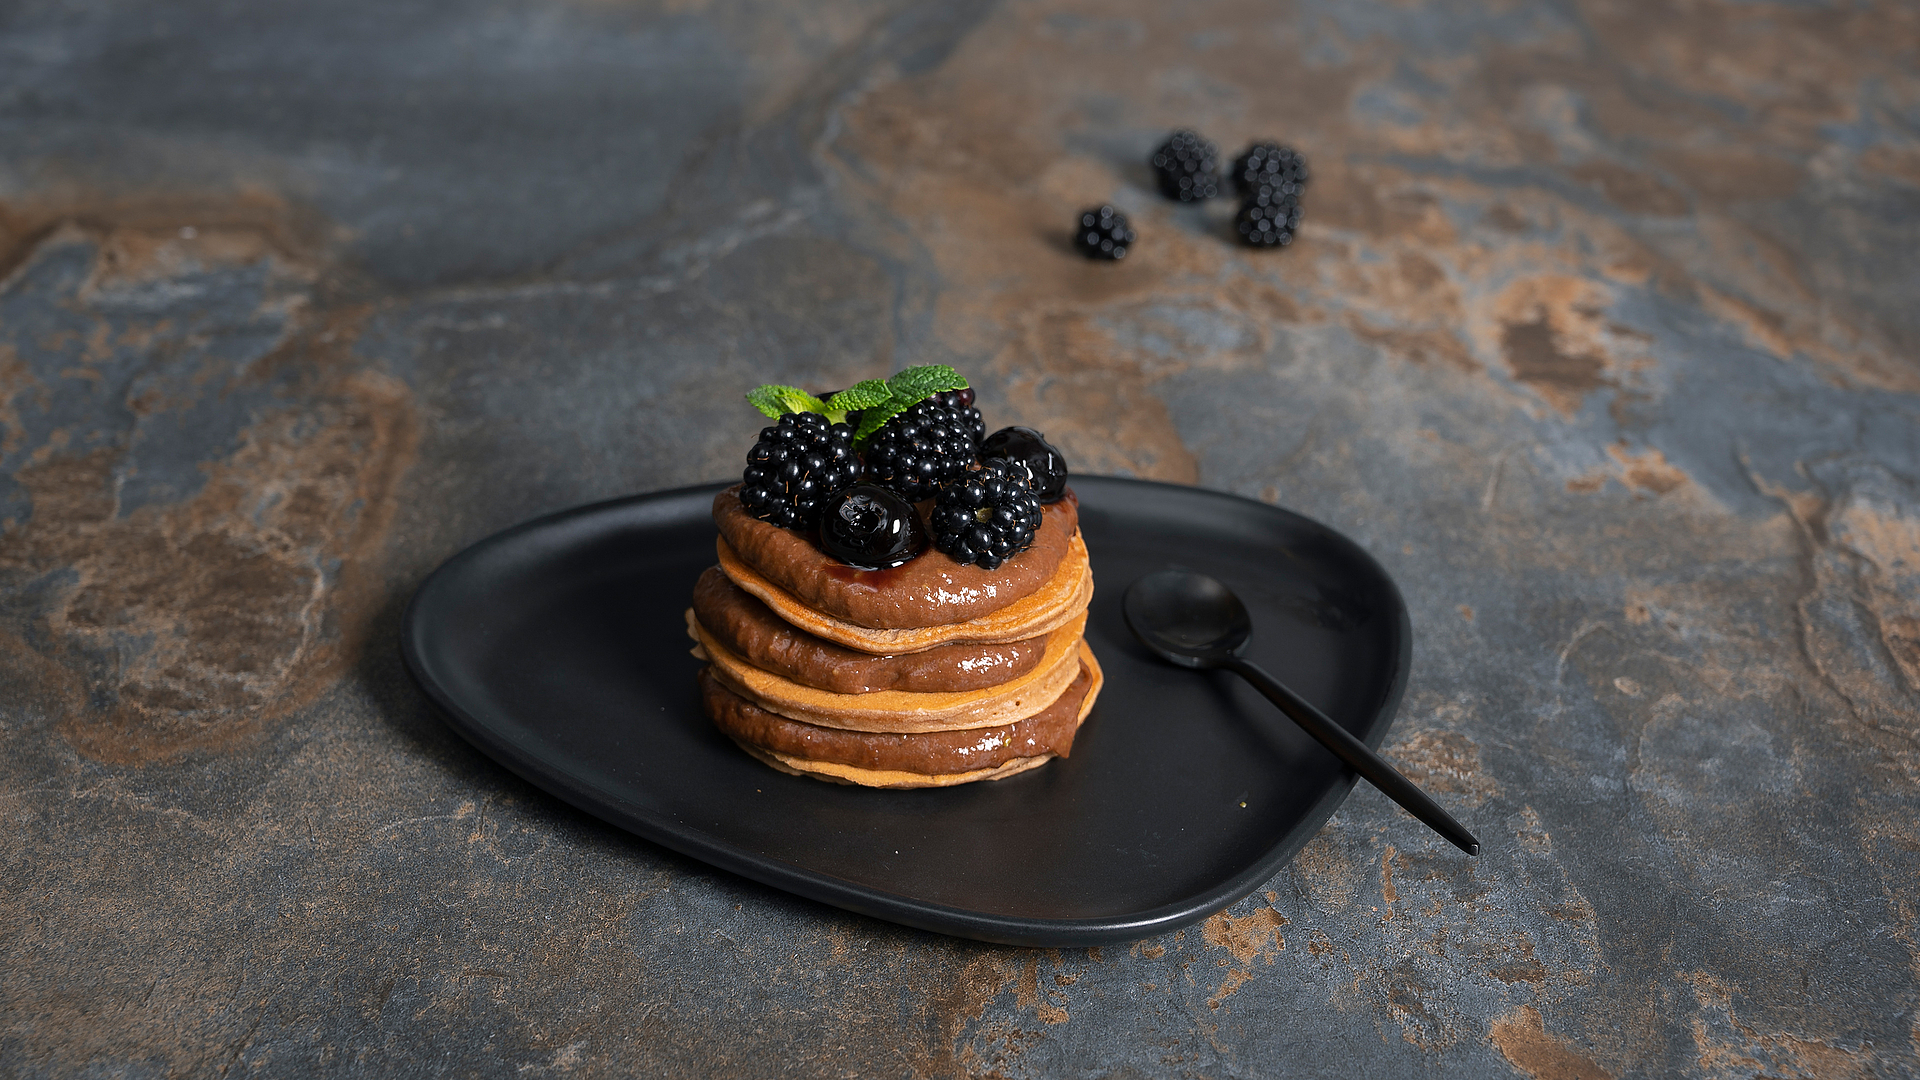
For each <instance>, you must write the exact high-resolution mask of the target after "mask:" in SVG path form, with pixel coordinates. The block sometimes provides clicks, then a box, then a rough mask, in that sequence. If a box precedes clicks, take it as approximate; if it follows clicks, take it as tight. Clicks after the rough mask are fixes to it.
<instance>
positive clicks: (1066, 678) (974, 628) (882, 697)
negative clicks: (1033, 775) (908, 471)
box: [687, 489, 1101, 788]
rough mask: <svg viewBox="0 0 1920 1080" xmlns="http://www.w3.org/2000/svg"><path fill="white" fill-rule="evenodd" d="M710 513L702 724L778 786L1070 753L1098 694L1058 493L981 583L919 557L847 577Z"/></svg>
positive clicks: (701, 624) (737, 515) (914, 780)
mask: <svg viewBox="0 0 1920 1080" xmlns="http://www.w3.org/2000/svg"><path fill="white" fill-rule="evenodd" d="M735 491H736V489H728V490H727V491H724V492H721V493H720V495H719V496H718V497H716V498H715V499H714V502H713V519H714V523H715V524H717V525H718V526H719V527H720V539H719V543H718V548H719V556H720V564H719V565H718V566H715V567H711V568H709V569H708V570H707V571H706V572H705V573H704V574H703V575H701V578H700V581H699V584H698V585H696V586H695V587H694V593H693V607H692V608H691V609H689V610H688V612H687V630H688V632H689V633H690V634H691V635H692V637H693V638H694V640H695V641H697V642H698V643H699V644H698V645H697V646H696V647H695V649H694V655H695V656H698V657H700V658H701V659H703V660H706V661H707V666H706V667H705V668H702V669H701V671H700V676H699V679H700V692H701V696H702V697H703V698H704V699H705V703H706V708H707V715H708V716H710V717H712V718H713V722H714V723H715V724H716V725H718V726H719V728H720V730H721V731H723V732H725V733H726V734H727V736H728V737H729V738H731V739H733V741H734V742H736V743H738V744H740V747H741V748H742V749H744V750H745V751H746V752H747V753H749V754H752V755H753V756H754V757H756V758H759V759H760V760H761V761H764V762H766V763H767V764H768V765H771V766H773V767H774V768H776V769H779V770H781V771H782V772H789V773H795V774H799V775H804V776H812V777H815V778H818V779H822V780H831V781H836V782H839V783H847V784H862V785H865V786H868V787H886V788H914V787H945V786H949V785H952V784H965V783H969V782H971V781H974V780H998V779H1000V778H1001V777H1005V776H1012V775H1013V774H1014V773H1018V772H1025V771H1026V770H1028V769H1032V768H1036V767H1038V766H1040V765H1044V764H1045V763H1046V762H1047V761H1048V760H1050V759H1052V758H1054V757H1056V756H1058V757H1065V756H1067V753H1068V752H1069V751H1070V750H1071V749H1072V748H1073V736H1074V733H1075V732H1076V731H1077V730H1078V729H1079V727H1080V723H1081V721H1083V720H1085V719H1086V717H1087V713H1088V712H1089V711H1090V710H1091V709H1092V708H1093V702H1094V698H1095V696H1096V695H1098V694H1099V692H1100V683H1101V675H1100V665H1099V663H1098V662H1097V661H1095V660H1094V658H1093V652H1092V650H1090V649H1088V648H1087V644H1086V642H1085V641H1084V640H1083V639H1082V636H1081V633H1082V631H1083V630H1084V629H1085V627H1086V623H1087V602H1088V601H1089V600H1091V599H1092V598H1093V573H1092V571H1091V569H1090V568H1089V566H1088V563H1087V548H1086V544H1085V543H1083V542H1082V541H1081V539H1080V529H1079V512H1078V504H1077V502H1076V500H1075V499H1074V496H1073V493H1072V492H1071V491H1068V492H1067V493H1066V495H1065V497H1063V498H1062V499H1061V500H1060V501H1059V502H1056V503H1053V504H1052V505H1049V506H1046V507H1044V508H1043V510H1044V513H1043V515H1042V520H1041V524H1040V528H1039V529H1038V530H1037V531H1036V532H1035V535H1034V542H1033V546H1032V547H1030V548H1028V549H1027V550H1026V551H1024V552H1021V553H1020V554H1018V555H1016V556H1014V557H1013V558H1011V559H1008V560H1007V561H1006V562H1005V563H1003V564H1001V565H1000V567H999V568H997V569H994V570H983V569H981V568H980V567H978V566H971V565H962V564H959V563H956V562H954V561H953V560H952V559H950V558H948V557H947V556H945V555H943V554H941V553H940V552H938V551H935V550H933V549H932V548H928V549H927V550H926V551H925V552H924V553H922V554H921V555H920V556H919V557H918V558H915V559H913V560H912V561H910V562H908V563H907V564H905V565H904V566H899V567H895V568H894V569H891V570H857V569H855V568H853V567H850V566H847V565H845V564H844V563H841V562H839V561H837V560H835V559H833V558H832V557H830V556H828V555H827V554H825V553H824V552H822V551H821V550H820V549H819V548H818V547H817V546H815V545H814V543H813V542H812V540H810V539H808V538H807V537H805V536H803V535H801V534H799V533H795V532H791V531H789V530H786V529H782V528H780V527H778V526H775V525H770V524H768V523H767V522H764V521H758V520H756V519H754V518H753V517H751V516H749V515H748V514H747V512H746V510H745V508H743V507H742V506H741V505H740V500H739V499H738V498H737V497H736V494H735Z"/></svg>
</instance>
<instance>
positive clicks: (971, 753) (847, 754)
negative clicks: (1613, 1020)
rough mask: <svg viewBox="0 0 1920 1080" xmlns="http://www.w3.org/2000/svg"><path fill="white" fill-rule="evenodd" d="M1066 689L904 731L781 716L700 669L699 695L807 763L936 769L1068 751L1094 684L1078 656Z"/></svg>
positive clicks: (732, 733)
mask: <svg viewBox="0 0 1920 1080" xmlns="http://www.w3.org/2000/svg"><path fill="white" fill-rule="evenodd" d="M1075 666H1076V667H1077V668H1078V669H1079V670H1078V672H1077V674H1076V676H1075V678H1074V680H1073V683H1072V685H1070V686H1069V687H1067V692H1066V693H1064V694H1061V695H1060V696H1059V697H1058V698H1056V699H1055V700H1054V701H1053V703H1052V704H1050V705H1048V706H1047V707H1046V708H1044V709H1041V710H1040V711H1039V712H1037V713H1035V714H1033V715H1032V716H1028V717H1025V718H1023V719H1020V720H1015V721H1013V722H1012V723H1010V724H1002V725H1000V726H997V727H990V728H970V729H968V730H965V731H934V732H926V733H921V734H912V735H892V734H878V733H875V732H868V731H841V730H839V729H837V728H824V727H819V726H817V725H814V724H803V723H801V722H800V721H798V720H789V719H787V718H786V717H784V716H781V715H779V714H778V713H772V712H768V711H767V710H765V709H762V708H761V707H759V706H758V705H755V704H754V703H753V702H751V701H748V700H747V699H746V698H743V697H741V696H740V695H738V694H736V693H734V692H733V691H731V690H729V689H727V688H726V686H724V685H722V684H721V682H720V681H719V680H718V679H715V678H714V677H713V676H712V673H711V672H706V671H703V672H701V673H700V694H701V698H702V699H703V701H704V703H705V705H706V709H707V715H708V716H710V717H712V718H713V722H714V725H715V726H716V727H718V728H719V729H720V730H721V731H722V732H725V733H726V734H727V736H728V737H730V738H732V739H734V740H735V741H737V742H741V743H746V744H748V745H750V746H756V747H759V748H760V749H762V750H766V751H768V752H771V753H777V754H785V755H788V756H791V757H797V758H804V759H805V760H807V761H811V762H815V763H829V762H830V763H833V764H837V765H851V766H854V767H855V768H861V769H877V770H881V771H886V772H911V773H926V774H944V773H960V772H972V771H978V770H980V769H990V768H998V767H1000V766H1001V765H1004V764H1006V763H1007V762H1009V761H1012V760H1014V759H1015V758H1030V757H1040V756H1043V755H1046V754H1056V755H1058V756H1060V757H1066V756H1068V754H1070V753H1071V752H1072V750H1073V736H1074V733H1075V731H1077V730H1078V729H1079V727H1080V721H1081V719H1082V717H1083V715H1084V713H1083V711H1082V709H1081V705H1082V704H1083V703H1084V702H1085V700H1086V697H1087V695H1088V694H1089V693H1090V692H1092V690H1093V688H1094V671H1093V669H1092V668H1091V667H1089V666H1088V665H1087V664H1086V663H1084V661H1083V662H1082V663H1080V664H1077V665H1075Z"/></svg>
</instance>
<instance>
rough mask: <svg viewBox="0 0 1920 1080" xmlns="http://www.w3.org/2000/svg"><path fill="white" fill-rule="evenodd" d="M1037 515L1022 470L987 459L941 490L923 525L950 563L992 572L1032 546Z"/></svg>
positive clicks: (1001, 460) (1036, 501)
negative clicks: (929, 527) (928, 529)
mask: <svg viewBox="0 0 1920 1080" xmlns="http://www.w3.org/2000/svg"><path fill="white" fill-rule="evenodd" d="M1040 513H1041V510H1040V497H1039V496H1038V495H1037V494H1036V493H1035V492H1034V490H1033V485H1032V484H1031V483H1030V482H1029V478H1028V473H1027V469H1026V466H1024V465H1016V464H1014V463H1013V462H1010V461H1008V460H1006V459H1005V458H988V459H986V460H985V461H982V462H981V463H980V465H979V467H978V468H976V469H973V470H970V471H968V472H967V473H966V475H964V476H961V477H959V478H957V479H955V480H953V481H952V482H950V483H948V484H947V485H946V486H945V487H943V488H941V489H940V494H939V496H938V499H937V501H936V502H935V504H934V508H933V515H932V517H931V519H930V520H929V521H928V524H929V526H931V528H932V530H933V546H934V547H936V548H939V549H940V550H941V551H943V552H945V553H946V554H947V556H948V557H949V558H951V559H953V561H954V562H957V563H963V564H964V563H973V564H975V565H977V566H980V567H981V568H982V569H986V570H997V569H999V567H1000V564H1001V563H1003V562H1006V561H1007V560H1008V559H1010V558H1012V557H1013V556H1015V555H1018V554H1019V553H1021V552H1022V551H1025V550H1027V548H1029V547H1031V546H1033V534H1034V532H1035V530H1037V529H1039V527H1040Z"/></svg>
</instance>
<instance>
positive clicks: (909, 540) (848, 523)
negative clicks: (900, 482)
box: [820, 484, 927, 570]
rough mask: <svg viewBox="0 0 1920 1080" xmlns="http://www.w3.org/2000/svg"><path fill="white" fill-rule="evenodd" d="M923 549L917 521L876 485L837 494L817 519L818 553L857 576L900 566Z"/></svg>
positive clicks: (908, 509)
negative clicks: (827, 556) (847, 567)
mask: <svg viewBox="0 0 1920 1080" xmlns="http://www.w3.org/2000/svg"><path fill="white" fill-rule="evenodd" d="M926 546H927V534H926V530H925V529H923V528H922V527H921V525H920V515H919V514H917V513H915V512H914V509H913V506H912V505H911V504H910V503H908V502H907V501H906V500H905V499H902V498H901V497H900V496H898V495H895V494H894V493H893V492H891V491H888V490H887V489H886V488H883V487H881V486H879V485H878V484H855V485H853V486H852V487H850V488H847V489H846V490H844V491H840V492H836V493H834V495H833V496H832V497H831V498H829V499H828V500H827V502H826V506H825V507H824V508H823V509H822V511H821V514H820V548H821V550H823V551H825V552H826V553H827V554H829V555H831V556H833V557H834V558H836V559H839V560H840V561H841V562H843V563H846V564H847V565H848V566H851V567H855V568H857V569H860V570H887V569H891V568H892V567H895V566H902V565H904V564H906V563H907V562H909V561H911V560H912V559H913V558H914V556H916V555H919V554H920V552H922V551H924V550H925V549H926Z"/></svg>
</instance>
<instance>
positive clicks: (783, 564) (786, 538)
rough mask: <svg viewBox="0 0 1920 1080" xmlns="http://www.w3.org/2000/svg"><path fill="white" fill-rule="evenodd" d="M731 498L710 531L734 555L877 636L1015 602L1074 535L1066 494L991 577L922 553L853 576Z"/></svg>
mask: <svg viewBox="0 0 1920 1080" xmlns="http://www.w3.org/2000/svg"><path fill="white" fill-rule="evenodd" d="M737 491H738V489H737V488H728V489H727V490H725V491H723V492H721V493H720V494H719V495H717V496H715V497H714V500H713V520H714V524H716V525H718V526H719V527H720V535H721V536H722V537H724V538H725V539H726V542H727V545H728V546H729V547H731V548H732V549H733V551H734V552H735V554H737V555H738V556H739V557H740V558H741V559H742V560H744V561H745V562H746V563H747V565H749V566H751V567H753V568H754V569H755V570H756V571H758V572H759V573H760V574H761V575H762V576H763V577H765V578H766V579H767V580H768V581H771V582H772V583H774V584H775V585H778V586H779V587H780V588H782V589H785V590H786V591H787V592H789V593H791V594H793V596H794V597H795V598H796V599H798V600H800V601H802V602H804V603H806V604H807V605H809V606H811V607H812V608H814V609H815V610H817V611H821V612H824V613H826V614H828V615H831V616H833V617H834V618H837V619H843V620H845V621H847V622H850V623H853V624H854V625H856V626H864V627H868V628H871V629H878V630H907V629H915V628H918V627H925V626H947V625H950V624H952V623H958V622H965V621H966V620H968V619H977V618H980V617H981V616H983V615H989V614H992V613H993V612H995V611H999V610H1000V609H1001V608H1004V607H1007V606H1008V605H1010V604H1013V603H1015V602H1017V601H1019V600H1020V599H1021V598H1022V597H1024V596H1027V595H1029V594H1031V593H1033V592H1034V591H1036V590H1038V589H1039V588H1040V587H1041V586H1042V585H1045V584H1046V583H1047V581H1048V580H1049V579H1051V578H1052V577H1053V573H1054V570H1055V569H1056V568H1058V567H1059V565H1060V560H1061V559H1063V558H1065V557H1066V554H1067V548H1068V546H1069V544H1070V543H1071V542H1072V540H1073V534H1074V532H1075V531H1076V530H1077V529H1078V528H1079V527H1080V512H1079V501H1078V500H1077V499H1076V498H1075V497H1074V494H1073V492H1072V490H1071V489H1069V490H1068V491H1067V493H1066V495H1065V497H1063V498H1062V499H1061V500H1060V501H1059V502H1057V503H1054V504H1052V505H1050V506H1046V507H1043V508H1042V509H1043V511H1044V512H1043V513H1042V514H1041V518H1040V527H1039V529H1037V530H1035V532H1034V538H1033V546H1032V547H1030V548H1028V549H1027V550H1026V551H1023V552H1021V553H1020V554H1018V555H1015V556H1014V557H1013V558H1011V559H1008V560H1007V561H1006V562H1004V563H1001V564H1000V566H999V568H997V569H994V570H985V569H982V568H981V567H978V566H971V565H962V564H960V563H957V562H954V561H953V560H952V559H950V558H948V557H947V556H946V555H943V554H941V553H940V552H938V551H936V550H934V549H932V548H928V549H927V550H926V551H925V552H924V553H922V554H921V555H920V556H919V557H918V558H916V559H914V560H912V561H911V562H908V563H907V564H905V565H904V566H896V567H894V568H893V569H891V570H856V569H854V568H853V567H851V566H848V565H846V564H845V563H842V562H840V561H839V560H837V559H835V558H833V557H832V556H830V555H828V554H827V553H826V552H824V551H821V550H820V548H819V547H818V546H817V545H816V544H815V543H814V542H813V540H812V539H811V538H809V537H807V536H803V535H801V534H800V533H797V532H793V531H792V530H789V529H783V528H780V527H779V526H777V525H771V524H768V523H767V522H764V521H760V520H758V519H756V518H754V517H752V516H750V515H749V514H748V513H747V511H746V508H745V507H743V506H741V505H740V499H739V497H738V495H737Z"/></svg>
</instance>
